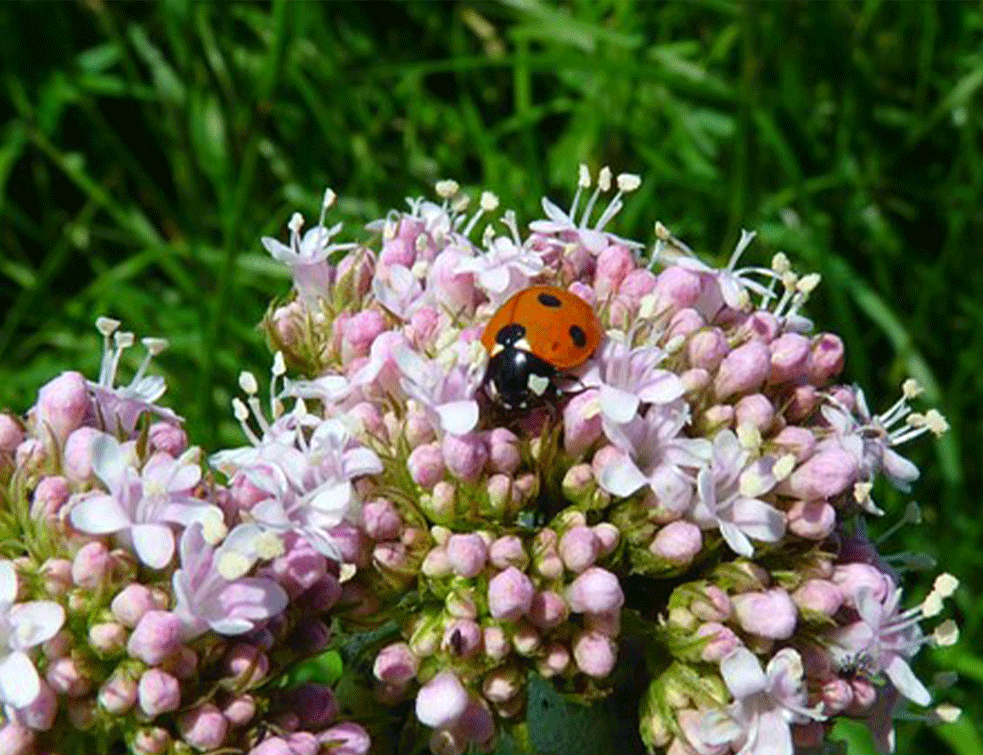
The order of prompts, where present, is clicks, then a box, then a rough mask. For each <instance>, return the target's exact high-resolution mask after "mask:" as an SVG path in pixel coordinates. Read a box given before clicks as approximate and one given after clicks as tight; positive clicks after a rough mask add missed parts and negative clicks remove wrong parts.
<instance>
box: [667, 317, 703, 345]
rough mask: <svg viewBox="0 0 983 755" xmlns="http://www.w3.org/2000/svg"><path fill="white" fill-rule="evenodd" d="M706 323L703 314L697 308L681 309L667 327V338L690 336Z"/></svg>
mask: <svg viewBox="0 0 983 755" xmlns="http://www.w3.org/2000/svg"><path fill="white" fill-rule="evenodd" d="M705 325H706V322H705V321H704V319H703V315H701V314H700V313H699V312H697V311H696V310H695V309H681V310H679V311H678V312H677V313H676V314H674V315H673V316H672V319H671V320H670V321H669V325H668V326H667V327H666V339H667V340H671V339H673V338H676V337H677V336H688V335H690V334H692V333H695V332H696V331H698V330H699V329H700V328H702V327H703V326H705Z"/></svg>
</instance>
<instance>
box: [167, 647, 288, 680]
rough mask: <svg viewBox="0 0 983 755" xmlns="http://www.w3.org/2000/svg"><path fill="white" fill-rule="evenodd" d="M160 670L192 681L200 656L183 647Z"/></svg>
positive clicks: (175, 651) (169, 657) (172, 654)
mask: <svg viewBox="0 0 983 755" xmlns="http://www.w3.org/2000/svg"><path fill="white" fill-rule="evenodd" d="M298 650H300V648H298ZM160 668H161V669H162V670H163V671H166V672H167V673H168V674H173V675H174V676H176V677H177V678H178V679H191V678H193V677H194V676H195V675H196V674H197V673H198V654H197V653H195V651H194V650H192V649H191V648H189V647H188V646H187V645H181V646H180V647H178V648H176V649H175V650H174V652H173V653H171V654H170V655H168V656H167V658H165V659H164V660H163V661H162V662H161V664H160Z"/></svg>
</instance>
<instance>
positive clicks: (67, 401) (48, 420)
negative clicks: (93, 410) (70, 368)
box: [37, 372, 91, 442]
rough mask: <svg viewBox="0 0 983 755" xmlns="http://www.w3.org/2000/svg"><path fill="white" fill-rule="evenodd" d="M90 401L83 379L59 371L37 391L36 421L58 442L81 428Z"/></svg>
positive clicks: (83, 377)
mask: <svg viewBox="0 0 983 755" xmlns="http://www.w3.org/2000/svg"><path fill="white" fill-rule="evenodd" d="M90 405H91V401H90V399H89V389H88V386H87V385H86V383H85V376H83V375H82V374H81V373H79V372H63V373H62V374H61V375H59V376H58V377H56V378H55V379H54V380H52V381H51V382H49V383H48V384H46V385H45V386H43V387H42V388H41V390H40V391H39V392H38V403H37V420H38V424H39V425H40V426H41V427H44V428H47V430H48V431H50V432H51V433H52V434H53V435H54V437H55V438H56V439H57V440H58V441H59V442H64V441H65V439H67V438H68V436H69V434H70V433H71V432H72V431H73V430H77V429H78V428H79V427H81V425H82V422H83V420H84V419H85V415H86V412H88V411H89V406H90Z"/></svg>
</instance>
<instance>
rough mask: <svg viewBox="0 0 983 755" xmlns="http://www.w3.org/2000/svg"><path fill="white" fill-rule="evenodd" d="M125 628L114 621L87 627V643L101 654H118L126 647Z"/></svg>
mask: <svg viewBox="0 0 983 755" xmlns="http://www.w3.org/2000/svg"><path fill="white" fill-rule="evenodd" d="M126 635H127V632H126V628H125V627H124V626H122V625H121V624H117V623H116V622H115V621H105V622H101V623H99V624H93V625H92V626H91V627H89V645H91V646H92V649H93V650H95V651H96V652H97V653H99V654H100V655H103V656H109V655H118V654H120V653H122V652H123V649H124V648H125V647H126V640H127V636H126Z"/></svg>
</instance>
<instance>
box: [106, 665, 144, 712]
mask: <svg viewBox="0 0 983 755" xmlns="http://www.w3.org/2000/svg"><path fill="white" fill-rule="evenodd" d="M96 699H97V700H98V702H99V707H101V708H102V709H103V710H105V711H106V712H107V713H109V714H110V715H113V716H121V715H123V714H124V713H126V712H127V711H129V710H130V709H131V708H132V707H133V706H134V705H136V702H137V682H136V679H134V678H133V677H132V676H130V675H129V674H127V673H125V672H120V671H117V672H116V673H114V674H113V675H112V676H110V677H109V678H108V679H107V680H106V681H105V682H103V684H102V687H100V688H99V695H98V697H97V698H96Z"/></svg>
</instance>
